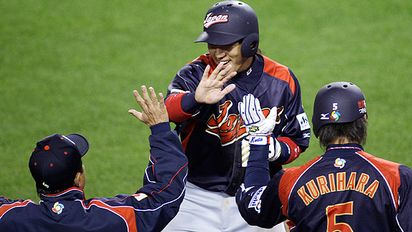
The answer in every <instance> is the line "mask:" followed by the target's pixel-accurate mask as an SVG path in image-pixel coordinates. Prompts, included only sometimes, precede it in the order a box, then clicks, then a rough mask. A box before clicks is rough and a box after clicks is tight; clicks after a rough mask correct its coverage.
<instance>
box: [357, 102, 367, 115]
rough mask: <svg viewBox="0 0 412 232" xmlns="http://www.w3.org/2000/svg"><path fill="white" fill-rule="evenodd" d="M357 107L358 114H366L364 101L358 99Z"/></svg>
mask: <svg viewBox="0 0 412 232" xmlns="http://www.w3.org/2000/svg"><path fill="white" fill-rule="evenodd" d="M358 108H359V113H360V114H366V101H365V100H360V101H358Z"/></svg>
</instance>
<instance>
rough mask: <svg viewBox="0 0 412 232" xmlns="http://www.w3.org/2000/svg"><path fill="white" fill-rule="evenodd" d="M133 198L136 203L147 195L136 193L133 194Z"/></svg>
mask: <svg viewBox="0 0 412 232" xmlns="http://www.w3.org/2000/svg"><path fill="white" fill-rule="evenodd" d="M133 196H134V198H135V199H136V200H137V201H141V200H143V199H145V198H146V197H147V195H146V194H144V193H136V194H133Z"/></svg>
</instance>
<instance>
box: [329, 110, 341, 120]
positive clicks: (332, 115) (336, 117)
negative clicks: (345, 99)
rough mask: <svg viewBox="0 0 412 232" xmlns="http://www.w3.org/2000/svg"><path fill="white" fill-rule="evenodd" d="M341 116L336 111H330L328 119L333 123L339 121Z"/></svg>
mask: <svg viewBox="0 0 412 232" xmlns="http://www.w3.org/2000/svg"><path fill="white" fill-rule="evenodd" d="M340 116H341V114H340V113H339V112H338V111H332V113H331V114H330V119H331V120H334V121H335V122H336V121H338V120H339V118H340Z"/></svg>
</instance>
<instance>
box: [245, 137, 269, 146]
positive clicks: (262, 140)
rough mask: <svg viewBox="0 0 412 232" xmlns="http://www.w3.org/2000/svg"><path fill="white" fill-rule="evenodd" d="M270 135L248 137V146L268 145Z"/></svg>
mask: <svg viewBox="0 0 412 232" xmlns="http://www.w3.org/2000/svg"><path fill="white" fill-rule="evenodd" d="M270 137H271V136H270V135H250V137H249V144H250V145H268V144H270Z"/></svg>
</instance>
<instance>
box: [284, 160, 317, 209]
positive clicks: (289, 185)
mask: <svg viewBox="0 0 412 232" xmlns="http://www.w3.org/2000/svg"><path fill="white" fill-rule="evenodd" d="M320 159H321V157H316V158H315V159H312V160H310V161H309V162H308V163H306V164H304V165H302V166H300V167H293V168H286V169H285V173H284V174H283V176H282V178H281V179H280V183H279V199H280V202H281V203H282V206H283V207H282V213H283V215H285V216H287V213H288V208H289V204H288V200H289V196H290V193H291V191H292V189H293V187H294V186H295V184H296V182H297V181H298V179H299V178H300V177H301V176H302V175H303V174H304V173H305V172H306V170H307V169H309V168H310V167H311V166H312V164H314V163H315V162H317V161H318V160H320Z"/></svg>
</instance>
